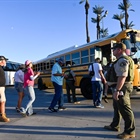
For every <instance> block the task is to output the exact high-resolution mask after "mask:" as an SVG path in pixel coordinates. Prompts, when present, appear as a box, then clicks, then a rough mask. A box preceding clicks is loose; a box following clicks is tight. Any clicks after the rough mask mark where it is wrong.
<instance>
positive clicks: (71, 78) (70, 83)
mask: <svg viewBox="0 0 140 140" xmlns="http://www.w3.org/2000/svg"><path fill="white" fill-rule="evenodd" d="M67 67H68V69H67V70H66V71H65V72H64V74H65V79H66V91H67V98H68V103H72V102H73V103H74V104H79V103H80V102H79V101H77V98H76V94H75V82H76V75H75V73H74V72H73V71H72V70H71V69H70V67H71V65H70V64H68V65H67ZM70 91H71V92H72V99H73V101H72V100H71V94H70Z"/></svg>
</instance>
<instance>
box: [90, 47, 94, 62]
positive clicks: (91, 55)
mask: <svg viewBox="0 0 140 140" xmlns="http://www.w3.org/2000/svg"><path fill="white" fill-rule="evenodd" d="M94 56H95V49H94V48H90V62H93V61H94Z"/></svg>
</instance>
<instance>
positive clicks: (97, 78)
mask: <svg viewBox="0 0 140 140" xmlns="http://www.w3.org/2000/svg"><path fill="white" fill-rule="evenodd" d="M100 61H101V60H100V58H96V59H95V62H94V63H93V64H92V65H93V66H92V65H90V67H89V73H91V71H94V75H93V76H92V78H91V82H92V92H93V104H94V107H96V108H104V106H103V105H102V104H101V102H102V95H103V82H104V83H106V79H105V77H104V74H103V72H102V70H103V69H102V65H101V64H100Z"/></svg>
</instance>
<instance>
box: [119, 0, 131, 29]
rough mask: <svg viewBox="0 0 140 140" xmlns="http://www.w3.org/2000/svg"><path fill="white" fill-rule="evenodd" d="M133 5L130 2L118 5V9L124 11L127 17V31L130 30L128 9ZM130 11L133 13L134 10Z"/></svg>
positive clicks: (124, 0) (127, 0)
mask: <svg viewBox="0 0 140 140" xmlns="http://www.w3.org/2000/svg"><path fill="white" fill-rule="evenodd" d="M131 6H132V5H131V3H130V2H129V0H123V3H120V4H119V5H118V9H120V10H122V12H123V13H124V15H125V28H126V29H129V26H128V18H129V15H128V9H129V8H130V7H131ZM129 11H133V12H134V10H133V9H130V10H129Z"/></svg>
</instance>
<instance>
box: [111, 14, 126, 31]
mask: <svg viewBox="0 0 140 140" xmlns="http://www.w3.org/2000/svg"><path fill="white" fill-rule="evenodd" d="M123 18H124V13H120V15H118V14H114V15H113V19H116V20H119V21H120V26H121V29H122V31H123V28H124V24H123V22H122V19H123Z"/></svg>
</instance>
